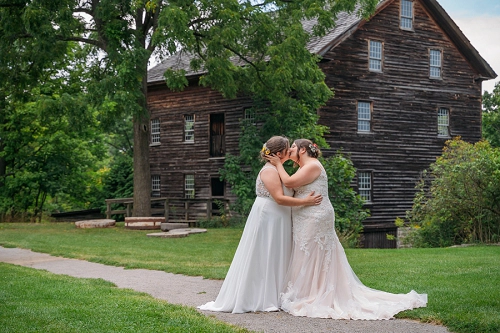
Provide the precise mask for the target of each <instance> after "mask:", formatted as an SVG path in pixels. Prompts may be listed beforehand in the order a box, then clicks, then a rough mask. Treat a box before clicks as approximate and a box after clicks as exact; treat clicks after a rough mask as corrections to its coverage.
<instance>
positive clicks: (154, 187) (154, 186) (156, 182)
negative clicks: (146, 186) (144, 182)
mask: <svg viewBox="0 0 500 333" xmlns="http://www.w3.org/2000/svg"><path fill="white" fill-rule="evenodd" d="M160 193H161V177H160V175H151V196H152V197H160Z"/></svg>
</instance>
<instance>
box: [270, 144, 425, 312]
mask: <svg viewBox="0 0 500 333" xmlns="http://www.w3.org/2000/svg"><path fill="white" fill-rule="evenodd" d="M319 154H320V150H319V148H318V147H317V146H316V145H315V144H313V143H312V142H311V141H309V140H305V139H300V140H296V141H295V142H294V144H293V145H292V147H291V148H290V158H291V159H292V160H293V161H294V162H296V164H298V165H299V166H300V168H299V169H298V171H297V172H296V173H295V174H294V175H292V176H289V175H288V174H287V172H286V171H285V169H284V168H283V166H282V162H281V161H280V160H279V159H278V158H276V157H269V158H268V160H269V161H271V163H272V164H274V165H276V166H277V169H278V172H279V174H280V177H281V179H282V181H283V183H284V184H285V185H286V186H287V187H291V188H294V189H295V196H296V197H297V198H301V197H303V196H304V195H305V194H306V193H309V192H311V191H315V192H316V193H319V194H321V195H322V196H323V198H324V199H325V200H323V201H322V203H321V204H320V205H319V206H314V207H294V208H293V209H292V220H293V249H292V258H291V262H290V267H289V269H288V272H287V275H286V278H285V288H284V293H283V294H282V295H281V301H282V305H281V308H282V309H283V310H284V311H286V312H288V313H290V314H292V315H294V316H306V317H317V318H333V319H366V320H375V319H391V318H392V317H393V316H394V315H395V314H396V313H398V312H401V311H404V310H409V309H414V308H418V307H424V306H426V304H427V295H426V294H417V293H416V292H415V291H413V290H412V291H411V292H409V293H408V294H391V293H388V292H384V291H379V290H375V289H371V288H369V287H366V286H365V285H363V283H362V282H361V281H360V280H359V279H358V277H357V276H356V274H355V273H354V272H353V270H352V269H351V266H350V265H349V263H348V261H347V257H346V255H345V252H344V249H343V247H342V245H341V244H340V242H339V239H338V237H337V234H336V232H335V213H334V210H333V207H332V204H331V202H330V200H329V199H328V181H327V175H326V172H325V169H324V168H323V166H322V165H321V163H320V162H319V161H318V160H317V157H318V156H319Z"/></svg>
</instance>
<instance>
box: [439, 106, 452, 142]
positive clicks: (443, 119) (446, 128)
mask: <svg viewBox="0 0 500 333" xmlns="http://www.w3.org/2000/svg"><path fill="white" fill-rule="evenodd" d="M438 136H444V137H449V136H450V110H448V109H446V108H439V109H438Z"/></svg>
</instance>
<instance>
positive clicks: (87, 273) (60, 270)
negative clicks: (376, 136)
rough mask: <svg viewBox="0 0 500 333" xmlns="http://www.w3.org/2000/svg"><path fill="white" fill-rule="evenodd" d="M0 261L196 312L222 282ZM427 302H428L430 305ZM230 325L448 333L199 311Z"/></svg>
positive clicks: (28, 257) (11, 257)
mask: <svg viewBox="0 0 500 333" xmlns="http://www.w3.org/2000/svg"><path fill="white" fill-rule="evenodd" d="M0 262H6V263H11V264H16V265H21V266H26V267H31V268H36V269H45V270H47V271H49V272H52V273H55V274H64V275H69V276H73V277H79V278H101V279H104V280H107V281H110V282H113V283H114V284H116V285H117V286H118V287H119V288H129V289H133V290H136V291H140V292H145V293H148V294H150V295H151V296H153V297H155V298H158V299H162V300H165V301H167V302H169V303H173V304H182V305H187V306H192V307H196V306H198V305H201V304H204V303H206V302H208V301H212V300H214V299H215V298H216V296H217V294H218V291H219V289H220V286H221V284H222V281H218V280H207V279H203V278H202V277H191V276H184V275H178V274H171V273H165V272H161V271H152V270H145V269H124V268H123V267H113V266H106V265H102V264H97V263H91V262H88V261H84V260H76V259H65V258H61V257H54V256H51V255H48V254H44V253H37V252H32V251H30V250H24V249H18V248H3V247H0ZM431 301H432V300H431ZM200 312H202V313H203V314H205V315H207V316H212V317H215V318H218V319H220V320H222V321H225V322H227V323H231V324H233V325H237V326H241V327H245V328H247V329H249V330H252V331H257V332H287V333H295V332H297V333H298V332H301V333H303V332H315V333H321V332H345V333H358V332H359V333H365V332H370V333H391V332H405V333H430V332H432V333H449V331H448V330H447V328H446V327H443V326H437V325H432V324H423V323H419V322H416V321H411V320H401V319H395V320H377V321H356V320H332V319H314V318H304V317H294V316H291V315H289V314H287V313H285V312H271V313H263V312H257V313H245V314H230V313H219V312H209V311H200Z"/></svg>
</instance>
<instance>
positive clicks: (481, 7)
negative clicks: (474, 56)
mask: <svg viewBox="0 0 500 333" xmlns="http://www.w3.org/2000/svg"><path fill="white" fill-rule="evenodd" d="M437 1H438V2H439V4H440V5H441V6H442V7H443V8H444V10H446V12H447V13H448V15H450V16H451V18H452V19H453V21H455V23H456V24H457V25H458V27H459V28H460V30H462V32H463V33H464V35H465V36H466V37H467V39H468V40H469V41H470V42H471V43H472V45H473V46H474V47H475V48H476V50H477V51H478V52H479V54H480V55H481V56H482V57H483V58H484V59H485V60H486V62H488V64H490V66H491V67H492V68H493V70H494V71H495V73H497V75H499V77H497V78H496V79H494V80H489V81H484V82H483V91H489V92H492V91H493V88H494V86H495V83H496V82H500V0H437Z"/></svg>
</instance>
